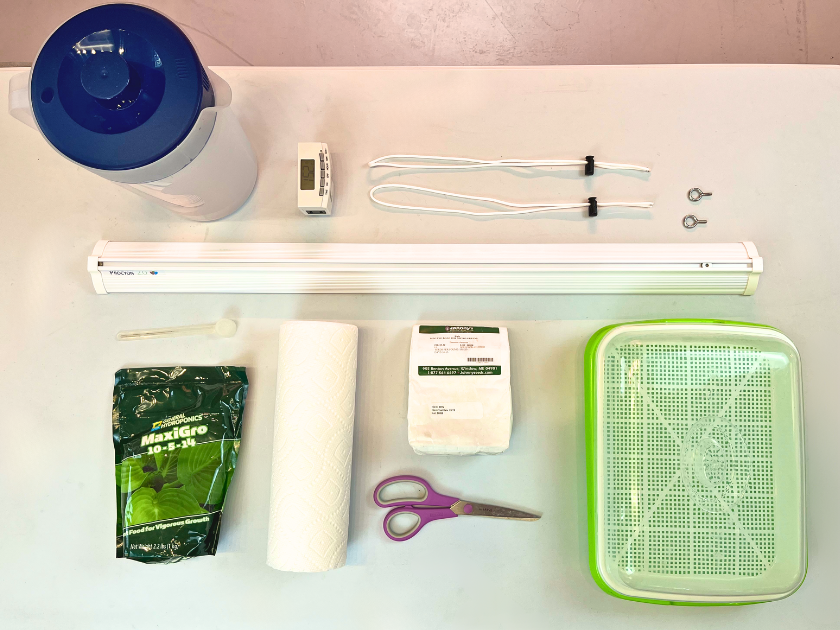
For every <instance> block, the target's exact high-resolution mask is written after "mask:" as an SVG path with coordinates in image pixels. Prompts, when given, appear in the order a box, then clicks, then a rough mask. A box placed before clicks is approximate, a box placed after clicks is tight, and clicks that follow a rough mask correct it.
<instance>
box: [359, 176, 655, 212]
mask: <svg viewBox="0 0 840 630" xmlns="http://www.w3.org/2000/svg"><path fill="white" fill-rule="evenodd" d="M381 190H391V191H393V190H409V191H412V192H419V193H429V194H432V195H438V196H440V197H450V198H452V199H463V200H466V201H484V202H488V203H495V204H497V205H500V206H506V207H508V208H520V209H519V210H502V211H496V212H494V211H490V212H473V211H471V210H456V209H455V208H430V207H426V206H406V205H402V204H397V203H388V202H387V201H382V200H381V199H377V198H376V193H377V192H379V191H381ZM370 198H371V201H373V202H374V203H377V204H379V205H380V206H386V207H388V208H396V209H398V210H413V211H419V212H439V213H444V214H466V215H470V216H476V217H498V216H511V215H517V214H535V213H537V212H559V211H564V210H576V209H579V208H589V207H590V205H591V204H590V203H589V202H588V201H585V202H582V203H513V202H510V201H503V200H501V199H493V198H492V197H477V196H473V195H459V194H458V193H452V192H446V191H443V190H434V189H432V188H421V187H420V186H409V185H407V184H380V185H379V186H374V187H373V188H371V189H370ZM616 206H620V207H624V208H652V207H653V202H651V201H639V202H635V201H632V202H631V201H612V202H608V203H600V202H598V207H599V208H611V207H616Z"/></svg>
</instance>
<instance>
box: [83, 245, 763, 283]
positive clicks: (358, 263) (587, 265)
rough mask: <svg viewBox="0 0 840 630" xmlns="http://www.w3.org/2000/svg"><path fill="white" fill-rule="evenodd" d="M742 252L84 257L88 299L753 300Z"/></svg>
mask: <svg viewBox="0 0 840 630" xmlns="http://www.w3.org/2000/svg"><path fill="white" fill-rule="evenodd" d="M762 270H763V263H762V259H761V257H759V255H758V251H757V250H756V248H755V245H753V244H752V243H750V242H745V243H705V244H690V243H678V244H674V243H672V244H642V243H622V244H614V243H591V244H515V245H512V244H503V245H493V244H469V245H464V244H460V245H457V244H447V245H411V244H373V245H371V244H361V243H117V242H112V241H100V242H99V243H97V245H96V247H95V248H94V250H93V253H92V254H91V256H89V257H88V271H89V272H90V275H91V278H92V279H93V286H94V288H95V289H96V292H97V293H100V294H104V293H430V294H444V293H454V294H467V293H473V294H480V293H484V294H515V293H518V294H560V293H639V294H669V293H670V294H733V295H738V294H740V295H752V294H753V293H754V292H755V289H756V287H757V286H758V277H759V275H760V274H761V272H762Z"/></svg>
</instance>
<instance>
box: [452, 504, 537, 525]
mask: <svg viewBox="0 0 840 630" xmlns="http://www.w3.org/2000/svg"><path fill="white" fill-rule="evenodd" d="M449 509H450V510H452V511H453V512H455V514H457V515H458V516H487V517H489V518H508V519H512V520H515V521H538V520H540V515H539V514H531V513H530V512H523V511H522V510H512V509H510V508H506V507H501V506H498V505H488V504H486V503H475V502H473V501H458V502H457V503H455V504H454V505H453V506H452V507H451V508H449Z"/></svg>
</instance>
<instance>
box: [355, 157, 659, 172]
mask: <svg viewBox="0 0 840 630" xmlns="http://www.w3.org/2000/svg"><path fill="white" fill-rule="evenodd" d="M389 160H414V161H415V162H419V163H414V164H405V163H400V162H392V161H389ZM435 161H437V162H450V164H433V163H432V162H435ZM586 164H587V161H586V160H519V159H507V160H475V159H472V158H462V157H442V156H438V155H400V154H397V155H386V156H383V157H381V158H376V159H375V160H371V161H370V162H368V166H369V167H370V168H376V167H377V166H390V167H391V168H416V169H425V170H456V169H457V170H462V169H470V168H540V167H546V166H585V165H586ZM594 164H595V168H602V169H605V170H611V171H642V172H644V173H649V172H650V169H649V168H648V167H646V166H635V165H633V164H614V163H612V162H595V163H594Z"/></svg>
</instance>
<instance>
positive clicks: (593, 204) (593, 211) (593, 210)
mask: <svg viewBox="0 0 840 630" xmlns="http://www.w3.org/2000/svg"><path fill="white" fill-rule="evenodd" d="M589 216H590V217H597V216H598V199H597V198H596V197H590V198H589Z"/></svg>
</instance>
